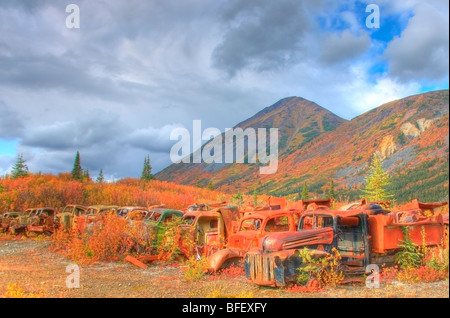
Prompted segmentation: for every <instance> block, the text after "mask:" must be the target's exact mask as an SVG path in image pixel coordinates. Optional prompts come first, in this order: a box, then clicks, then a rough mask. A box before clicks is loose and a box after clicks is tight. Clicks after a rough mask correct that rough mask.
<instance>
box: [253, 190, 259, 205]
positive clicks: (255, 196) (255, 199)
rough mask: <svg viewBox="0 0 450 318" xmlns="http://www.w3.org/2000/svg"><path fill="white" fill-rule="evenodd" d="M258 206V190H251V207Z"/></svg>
mask: <svg viewBox="0 0 450 318" xmlns="http://www.w3.org/2000/svg"><path fill="white" fill-rule="evenodd" d="M257 205H258V190H256V189H255V190H253V206H255V207H256V206H257Z"/></svg>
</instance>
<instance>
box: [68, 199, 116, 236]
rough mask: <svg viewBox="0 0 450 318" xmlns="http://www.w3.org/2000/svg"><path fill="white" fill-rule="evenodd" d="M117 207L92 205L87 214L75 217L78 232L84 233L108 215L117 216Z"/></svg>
mask: <svg viewBox="0 0 450 318" xmlns="http://www.w3.org/2000/svg"><path fill="white" fill-rule="evenodd" d="M118 208H119V206H117V205H91V206H88V207H87V211H86V213H85V214H82V215H80V216H74V219H73V222H74V227H75V228H76V229H77V231H78V232H80V233H81V232H83V231H84V230H85V229H86V227H88V226H89V225H90V224H92V223H94V222H96V221H98V220H100V219H101V217H102V216H104V215H106V214H108V213H114V214H117V209H118Z"/></svg>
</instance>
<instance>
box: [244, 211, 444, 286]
mask: <svg viewBox="0 0 450 318" xmlns="http://www.w3.org/2000/svg"><path fill="white" fill-rule="evenodd" d="M372 212H373V211H372V210H364V209H354V210H350V211H339V210H328V211H327V210H322V211H320V210H316V211H308V212H306V213H305V214H304V215H303V216H302V218H301V219H300V222H299V227H298V231H297V232H284V233H276V234H271V235H268V236H266V237H265V238H264V239H263V240H262V241H261V244H260V246H259V247H258V248H255V249H252V250H250V251H249V252H248V253H247V254H246V256H245V263H244V268H245V273H246V277H247V279H249V280H250V281H252V282H254V283H256V284H259V285H267V286H274V287H276V286H285V285H287V284H289V283H291V282H294V281H295V279H296V277H297V275H298V273H299V272H298V268H299V267H301V266H302V258H301V257H300V250H301V249H303V248H305V247H306V248H308V249H309V251H310V252H311V254H313V255H315V257H325V256H327V255H329V253H330V252H331V251H332V249H333V248H335V249H336V250H337V251H338V252H339V254H340V255H341V257H342V259H341V262H342V265H343V266H342V268H343V270H344V272H345V273H346V274H350V273H353V274H363V273H364V272H365V269H366V266H367V265H369V264H376V265H382V264H387V265H390V264H391V265H392V264H393V263H394V258H395V254H396V252H397V251H398V249H399V246H398V245H399V244H401V242H400V240H403V239H404V233H403V231H402V228H403V227H407V228H408V232H409V237H410V238H411V239H412V240H413V242H415V243H416V244H419V245H421V244H422V240H423V239H425V243H426V245H427V246H436V245H439V244H441V243H442V239H443V235H444V221H443V217H442V215H433V216H430V217H426V216H425V215H423V211H422V210H420V209H417V210H408V211H400V212H394V213H389V214H384V213H375V214H374V213H372ZM401 215H409V216H413V215H415V216H416V217H409V218H406V217H405V218H401V217H399V216H401ZM419 215H420V217H419ZM422 233H424V235H422Z"/></svg>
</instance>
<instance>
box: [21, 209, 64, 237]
mask: <svg viewBox="0 0 450 318" xmlns="http://www.w3.org/2000/svg"><path fill="white" fill-rule="evenodd" d="M56 214H57V211H56V209H55V208H49V207H43V208H38V209H37V211H36V214H35V215H33V216H31V217H30V218H29V221H28V223H29V224H28V225H27V232H31V233H37V234H46V235H50V234H52V233H53V232H54V231H55V228H56V223H55V217H56Z"/></svg>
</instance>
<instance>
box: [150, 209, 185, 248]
mask: <svg viewBox="0 0 450 318" xmlns="http://www.w3.org/2000/svg"><path fill="white" fill-rule="evenodd" d="M183 215H184V213H183V212H182V211H180V210H173V209H165V208H156V209H152V210H150V212H149V213H148V214H147V216H146V217H145V218H144V225H145V226H146V227H147V229H148V244H149V245H150V246H151V247H152V248H153V250H155V251H156V250H157V248H158V246H159V244H160V243H161V242H162V241H163V240H164V235H165V234H166V230H167V225H168V224H170V223H171V222H173V221H174V220H175V218H180V219H181V218H182V217H183Z"/></svg>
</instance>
